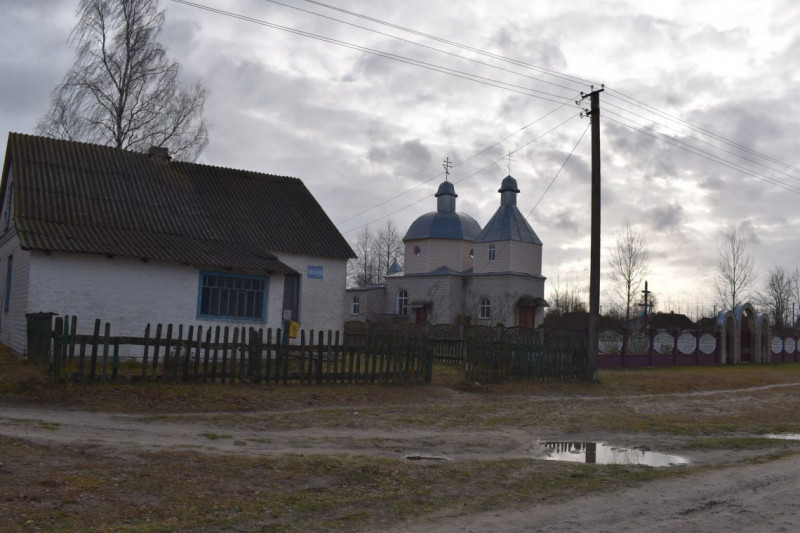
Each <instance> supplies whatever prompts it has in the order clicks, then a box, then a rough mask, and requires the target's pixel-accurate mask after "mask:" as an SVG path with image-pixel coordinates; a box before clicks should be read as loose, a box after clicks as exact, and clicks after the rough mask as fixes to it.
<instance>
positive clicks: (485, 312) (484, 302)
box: [478, 296, 492, 318]
mask: <svg viewBox="0 0 800 533" xmlns="http://www.w3.org/2000/svg"><path fill="white" fill-rule="evenodd" d="M491 316H492V302H491V301H490V300H489V298H486V297H485V296H484V297H483V298H482V299H481V303H480V305H479V306H478V318H491Z"/></svg>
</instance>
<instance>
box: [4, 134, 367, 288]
mask: <svg viewBox="0 0 800 533" xmlns="http://www.w3.org/2000/svg"><path fill="white" fill-rule="evenodd" d="M9 167H10V169H11V173H12V176H13V189H14V196H13V200H14V214H15V220H16V223H17V228H18V231H19V234H20V239H21V243H22V246H23V248H25V249H31V250H43V251H62V252H78V253H93V254H105V255H120V256H129V257H137V258H142V259H161V260H168V261H177V262H179V263H185V264H192V265H198V266H212V267H221V268H231V269H242V270H264V271H268V272H293V270H292V269H291V268H290V267H288V266H286V265H284V264H283V263H281V262H280V261H279V260H278V259H277V257H276V256H275V255H274V253H279V252H285V253H296V254H304V255H317V256H324V257H335V258H342V259H346V258H350V257H355V254H354V253H353V250H352V249H351V248H350V246H349V245H348V244H347V241H345V239H344V237H342V235H341V234H340V233H339V231H338V230H337V229H336V227H335V226H334V225H333V223H332V222H331V220H330V219H329V218H328V216H327V215H326V214H325V212H324V211H323V209H322V207H320V205H319V203H317V201H316V200H315V199H314V197H313V196H312V195H311V193H310V192H309V191H308V189H307V188H306V187H305V185H304V184H303V182H301V181H300V180H299V179H297V178H291V177H285V176H274V175H269V174H261V173H258V172H250V171H246V170H235V169H228V168H221V167H214V166H209V165H200V164H196V163H184V162H168V163H157V162H155V161H151V160H150V158H149V157H148V156H147V155H146V154H141V153H137V152H129V151H125V150H119V149H116V148H111V147H107V146H99V145H93V144H86V143H76V142H72V141H63V140H57V139H49V138H45V137H38V136H32V135H22V134H17V133H10V134H9V137H8V147H7V150H6V163H5V167H4V172H6V173H7V172H8V170H9ZM6 181H7V180H6ZM6 181H4V183H3V196H4V195H5V192H6V191H5V188H6V186H7V184H6Z"/></svg>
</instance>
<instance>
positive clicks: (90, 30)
mask: <svg viewBox="0 0 800 533" xmlns="http://www.w3.org/2000/svg"><path fill="white" fill-rule="evenodd" d="M77 15H78V22H77V24H76V25H75V28H74V29H73V30H72V34H71V35H70V42H71V43H72V44H73V45H74V46H75V47H76V54H75V63H74V64H73V66H72V68H71V69H70V70H69V71H68V72H67V74H66V76H65V77H64V81H63V82H62V83H61V84H60V85H59V86H57V87H56V88H55V89H54V90H53V93H52V103H51V107H50V110H49V111H48V112H47V114H46V115H45V116H44V117H42V119H41V120H40V121H39V123H38V125H37V127H36V131H37V133H39V134H40V135H45V136H48V137H55V138H59V139H69V140H75V141H86V142H93V143H97V144H105V145H109V146H114V147H117V148H122V149H125V150H136V151H140V152H144V151H146V150H147V149H148V148H149V147H150V146H162V147H166V148H168V149H169V151H170V153H171V154H172V155H173V157H175V158H177V159H182V160H186V161H193V160H195V159H196V158H197V156H198V155H199V154H200V152H201V151H202V150H203V148H205V146H206V144H208V133H207V131H206V125H205V121H204V120H203V117H202V113H203V105H204V104H205V98H206V90H205V88H203V87H202V86H201V85H200V84H199V83H197V84H195V85H192V86H189V87H185V86H182V85H181V84H180V83H179V82H178V73H179V72H180V65H179V64H178V63H177V62H175V61H171V60H170V59H169V58H168V57H167V53H166V50H165V49H164V47H163V46H162V45H161V44H160V43H158V42H157V41H156V39H157V37H158V35H159V33H161V28H162V25H163V23H164V11H163V10H161V11H159V10H158V0H80V2H79V4H78V9H77Z"/></svg>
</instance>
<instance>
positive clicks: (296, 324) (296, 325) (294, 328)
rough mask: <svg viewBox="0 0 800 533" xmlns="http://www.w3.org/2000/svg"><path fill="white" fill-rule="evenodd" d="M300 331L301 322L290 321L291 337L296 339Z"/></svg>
mask: <svg viewBox="0 0 800 533" xmlns="http://www.w3.org/2000/svg"><path fill="white" fill-rule="evenodd" d="M298 331H300V322H295V321H294V320H292V321H290V322H289V338H290V339H296V338H297V332H298Z"/></svg>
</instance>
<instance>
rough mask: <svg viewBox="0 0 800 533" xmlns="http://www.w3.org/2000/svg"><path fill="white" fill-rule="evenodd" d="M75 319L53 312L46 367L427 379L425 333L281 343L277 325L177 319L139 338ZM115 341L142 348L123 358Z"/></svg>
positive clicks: (196, 378)
mask: <svg viewBox="0 0 800 533" xmlns="http://www.w3.org/2000/svg"><path fill="white" fill-rule="evenodd" d="M76 331H77V320H76V318H75V317H74V316H73V317H69V316H67V317H57V318H56V319H55V324H54V328H53V348H52V351H53V354H52V360H51V364H50V370H51V374H52V375H53V376H54V377H56V378H57V379H62V380H70V381H79V382H83V381H88V382H94V381H108V380H112V381H114V380H122V379H125V380H135V381H161V382H192V383H222V384H224V383H230V384H233V383H237V382H238V383H251V384H262V383H264V384H271V383H283V384H289V383H309V384H311V383H313V384H323V383H325V384H328V383H352V384H359V383H422V384H427V383H430V381H431V375H432V371H433V369H432V362H433V359H432V357H431V353H430V349H429V346H428V344H427V343H426V342H425V340H424V339H423V338H421V337H419V336H416V335H391V336H388V335H387V336H380V337H378V336H376V337H371V338H368V339H366V340H365V341H364V342H362V343H359V344H358V345H347V344H346V343H344V342H342V340H341V339H340V334H339V332H335V333H334V332H331V331H327V332H322V331H318V332H317V333H316V336H315V334H314V331H305V330H303V331H301V332H300V336H299V342H297V343H293V344H291V345H289V344H288V343H286V342H284V340H285V339H283V337H282V331H281V329H277V330H275V332H274V335H273V331H272V330H271V329H268V330H266V332H265V331H264V330H263V329H258V330H256V329H254V328H249V329H248V328H244V327H232V328H231V327H220V326H216V327H208V328H205V329H204V328H203V326H202V325H201V326H197V327H196V328H195V327H194V326H189V327H188V328H184V327H183V326H182V325H179V326H177V327H174V326H173V325H172V324H169V325H167V326H166V328H165V327H163V326H162V325H161V324H158V325H157V326H156V327H155V331H153V330H152V328H151V326H150V325H147V327H146V328H145V331H144V336H143V337H121V336H112V335H111V334H110V331H111V325H110V324H109V323H105V325H104V327H103V328H102V331H101V321H100V320H99V319H98V320H95V323H94V330H93V333H92V334H90V335H85V334H84V335H79V334H77V333H76ZM184 333H185V336H184ZM121 347H127V348H128V349H127V350H126V352H128V353H130V350H131V349H132V348H131V347H136V348H138V349H139V350H141V352H140V353H141V356H140V357H138V356H137V357H136V358H134V359H132V358H127V359H122V358H121V357H120V353H121V352H120V350H121Z"/></svg>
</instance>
